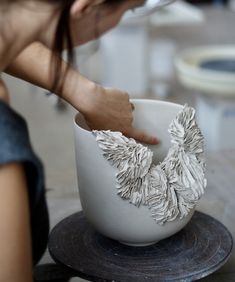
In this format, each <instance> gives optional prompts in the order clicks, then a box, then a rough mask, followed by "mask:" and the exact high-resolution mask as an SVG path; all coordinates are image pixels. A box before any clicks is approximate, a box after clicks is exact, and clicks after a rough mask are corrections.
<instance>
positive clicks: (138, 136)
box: [125, 128, 160, 145]
mask: <svg viewBox="0 0 235 282" xmlns="http://www.w3.org/2000/svg"><path fill="white" fill-rule="evenodd" d="M125 135H126V136H127V137H130V138H134V139H135V140H137V141H139V142H143V143H145V144H149V145H157V144H159V143H160V140H159V139H158V138H157V137H155V136H151V135H149V134H147V133H145V132H144V131H142V130H139V129H136V128H131V129H130V130H129V131H127V132H126V133H125Z"/></svg>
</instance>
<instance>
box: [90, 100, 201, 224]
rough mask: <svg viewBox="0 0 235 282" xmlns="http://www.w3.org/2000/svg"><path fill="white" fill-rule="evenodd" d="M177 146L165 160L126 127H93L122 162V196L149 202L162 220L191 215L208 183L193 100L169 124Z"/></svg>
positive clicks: (107, 152) (111, 156) (110, 155)
mask: <svg viewBox="0 0 235 282" xmlns="http://www.w3.org/2000/svg"><path fill="white" fill-rule="evenodd" d="M168 131H169V133H170V135H171V142H172V144H173V145H172V147H171V148H170V150H169V152H168V154H167V156H166V158H165V159H164V160H163V162H162V163H159V164H158V165H155V164H153V163H152V157H153V153H152V152H151V150H150V149H148V148H147V147H145V146H143V145H142V144H139V143H136V141H135V140H134V139H132V138H127V137H125V136H123V135H122V134H121V133H120V132H111V131H93V133H94V135H95V137H96V141H97V143H98V145H99V147H100V148H101V149H102V151H103V155H104V157H105V158H106V159H107V160H108V161H109V162H110V163H111V165H112V166H114V167H116V168H117V170H118V172H117V174H116V180H117V190H118V194H119V195H120V197H121V198H122V199H124V200H129V201H130V203H132V204H134V205H135V206H140V205H147V206H148V207H149V209H150V211H151V214H152V217H153V218H154V219H155V220H156V222H157V223H159V224H161V225H162V224H164V223H165V222H167V221H173V220H175V219H176V218H177V217H180V218H181V219H182V218H183V217H185V216H187V215H188V214H189V212H190V211H191V209H193V208H194V207H195V205H196V204H197V202H198V200H199V199H200V198H201V196H202V195H203V193H204V189H205V187H206V179H205V162H204V154H203V152H204V142H203V135H202V133H201V131H200V129H199V128H198V126H197V124H196V120H195V110H194V109H193V108H191V107H188V106H187V105H185V106H184V108H183V109H182V110H181V111H180V112H179V114H178V115H177V116H176V118H175V119H174V120H173V121H172V123H171V124H170V126H169V130H168Z"/></svg>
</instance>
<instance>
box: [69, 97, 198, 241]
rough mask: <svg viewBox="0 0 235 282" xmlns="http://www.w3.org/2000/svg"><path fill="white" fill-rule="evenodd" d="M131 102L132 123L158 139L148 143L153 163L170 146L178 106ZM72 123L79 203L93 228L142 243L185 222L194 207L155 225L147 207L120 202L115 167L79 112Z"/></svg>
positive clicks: (162, 236)
mask: <svg viewBox="0 0 235 282" xmlns="http://www.w3.org/2000/svg"><path fill="white" fill-rule="evenodd" d="M133 103H134V104H135V111H134V126H135V127H137V128H139V129H143V130H144V131H145V132H147V133H149V134H152V135H156V136H157V137H158V138H160V140H161V145H159V146H150V148H151V150H152V151H153V153H154V158H153V160H154V163H155V164H157V163H158V162H160V161H162V160H163V159H164V158H165V157H166V155H167V152H168V150H169V148H170V147H171V143H170V136H169V133H168V131H167V130H168V127H169V124H170V122H171V121H172V120H173V119H174V118H175V116H176V114H177V113H178V112H179V111H180V110H181V109H182V106H181V105H178V104H173V103H167V102H161V101H154V100H133ZM74 126H75V149H76V163H77V174H78V185H79V192H80V199H81V204H82V208H83V211H84V213H85V216H86V218H87V219H88V221H89V222H90V223H91V224H92V225H93V226H94V228H95V229H96V230H97V231H99V232H100V233H102V234H103V235H105V236H107V237H110V238H112V239H115V240H118V241H120V242H122V243H124V244H127V245H134V246H146V245H149V244H153V243H155V242H157V241H159V240H162V239H164V238H167V237H169V236H171V235H173V234H174V233H176V232H178V231H179V230H180V229H182V228H183V227H184V226H185V225H186V224H187V223H188V221H189V220H190V219H191V217H192V215H193V212H194V210H192V212H191V213H190V214H189V215H188V216H186V217H185V218H183V219H179V218H177V219H176V220H174V221H172V222H167V223H165V224H164V225H159V224H157V223H156V222H155V221H154V219H153V218H152V217H151V213H150V211H149V209H148V207H146V206H140V207H139V208H138V207H136V206H134V205H131V204H130V203H129V202H128V201H124V200H123V199H122V198H121V197H120V196H119V195H117V189H116V178H115V174H116V172H117V171H116V169H115V168H114V167H112V166H111V165H110V164H109V163H108V161H107V160H106V159H105V158H104V157H103V155H102V151H101V150H100V148H99V147H98V145H97V143H96V140H95V137H94V136H93V134H92V133H91V131H89V128H88V127H87V125H86V123H85V121H84V119H83V117H82V116H81V115H80V114H78V115H77V116H76V118H75V123H74Z"/></svg>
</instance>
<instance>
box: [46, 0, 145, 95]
mask: <svg viewBox="0 0 235 282" xmlns="http://www.w3.org/2000/svg"><path fill="white" fill-rule="evenodd" d="M51 1H52V2H55V3H58V2H60V11H61V12H60V13H61V14H60V18H59V21H58V25H57V29H56V33H55V40H54V44H53V50H54V52H55V53H57V54H58V55H60V54H61V53H62V51H63V50H64V49H67V50H68V61H69V63H72V62H73V60H74V56H73V51H72V50H73V46H78V45H82V44H84V43H87V42H89V41H91V40H94V39H97V38H99V37H100V36H101V35H102V34H103V33H105V32H106V31H108V30H110V29H112V28H113V27H115V26H116V25H117V24H118V22H119V21H120V19H121V17H122V15H123V14H124V13H125V11H127V10H128V9H133V8H136V7H138V6H140V5H142V4H144V2H145V1H144V0H98V1H97V0H75V1H74V0H66V1H64V0H57V1H56V0H51ZM79 2H80V3H81V2H90V7H89V8H87V9H83V10H84V13H83V11H82V10H81V5H80V6H79V5H78V4H79ZM94 2H95V4H94ZM77 15H78V16H77ZM59 62H60V61H59V60H56V57H55V58H54V63H53V66H54V70H55V71H53V73H54V74H55V76H54V86H53V90H55V89H56V87H58V85H56V84H57V83H56V82H57V81H58V77H59V76H60V74H59V73H58V71H56V70H58V69H60V63H59Z"/></svg>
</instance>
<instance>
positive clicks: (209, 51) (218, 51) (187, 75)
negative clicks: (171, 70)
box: [175, 45, 235, 97]
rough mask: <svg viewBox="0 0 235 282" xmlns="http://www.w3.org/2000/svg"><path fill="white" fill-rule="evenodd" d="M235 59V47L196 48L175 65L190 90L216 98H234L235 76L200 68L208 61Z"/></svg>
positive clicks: (181, 55) (178, 58) (177, 59)
mask: <svg viewBox="0 0 235 282" xmlns="http://www.w3.org/2000/svg"><path fill="white" fill-rule="evenodd" d="M215 59H222V60H230V59H235V46H234V45H225V46H223V45H221V46H205V47H195V48H192V49H189V50H186V51H184V52H182V53H181V54H180V55H178V56H177V57H176V60H175V65H176V70H177V73H178V76H179V79H180V81H181V83H182V84H183V85H184V86H185V87H187V88H188V89H192V90H197V91H201V92H202V93H205V94H207V95H210V96H213V97H216V96H219V97H234V95H235V74H234V73H232V72H225V71H218V70H217V71H214V70H209V69H203V68H201V67H200V64H201V63H202V62H205V61H208V60H215Z"/></svg>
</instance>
